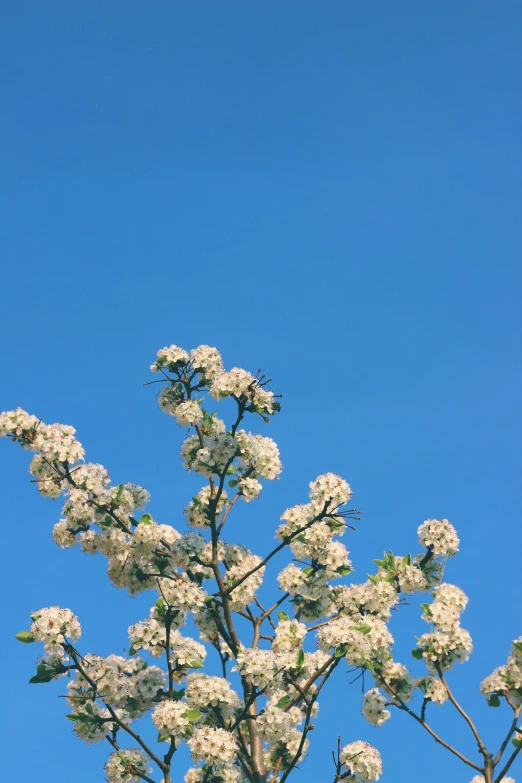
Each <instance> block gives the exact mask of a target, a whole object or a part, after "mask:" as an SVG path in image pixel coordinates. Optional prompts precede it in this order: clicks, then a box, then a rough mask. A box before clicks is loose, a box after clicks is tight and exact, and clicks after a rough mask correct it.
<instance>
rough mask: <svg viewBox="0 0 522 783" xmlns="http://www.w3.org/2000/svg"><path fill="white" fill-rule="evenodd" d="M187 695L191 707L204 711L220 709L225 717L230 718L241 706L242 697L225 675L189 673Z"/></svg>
mask: <svg viewBox="0 0 522 783" xmlns="http://www.w3.org/2000/svg"><path fill="white" fill-rule="evenodd" d="M185 695H186V699H187V704H188V705H189V706H190V707H194V708H195V709H198V710H202V711H206V710H209V709H214V710H219V713H220V715H221V717H222V718H224V719H228V718H230V717H231V716H232V715H234V714H235V713H236V712H237V710H238V709H239V708H240V707H241V699H240V698H239V696H238V695H237V693H236V692H235V691H233V690H232V688H231V687H230V684H229V683H228V681H227V680H225V679H224V678H223V677H210V676H208V675H202V674H192V675H189V678H188V684H187V689H186V694H185Z"/></svg>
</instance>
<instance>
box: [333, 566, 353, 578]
mask: <svg viewBox="0 0 522 783" xmlns="http://www.w3.org/2000/svg"><path fill="white" fill-rule="evenodd" d="M337 573H338V574H341V576H348V574H351V573H352V569H351V568H349V567H348V566H340V567H339V568H338V569H337Z"/></svg>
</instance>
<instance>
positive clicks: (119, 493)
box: [114, 484, 124, 503]
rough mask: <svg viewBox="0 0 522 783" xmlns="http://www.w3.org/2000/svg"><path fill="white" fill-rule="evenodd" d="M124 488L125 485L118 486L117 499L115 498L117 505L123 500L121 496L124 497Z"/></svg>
mask: <svg viewBox="0 0 522 783" xmlns="http://www.w3.org/2000/svg"><path fill="white" fill-rule="evenodd" d="M123 487H124V485H123V484H120V485H119V486H118V491H117V493H116V497H115V499H114V500H115V503H119V502H120V500H121V496H122V495H123Z"/></svg>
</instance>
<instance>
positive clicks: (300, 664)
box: [297, 649, 305, 669]
mask: <svg viewBox="0 0 522 783" xmlns="http://www.w3.org/2000/svg"><path fill="white" fill-rule="evenodd" d="M304 662H305V654H304V650H303V649H300V650H299V652H298V653H297V668H298V669H301V668H302V667H303V664H304Z"/></svg>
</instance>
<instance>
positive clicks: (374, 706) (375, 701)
mask: <svg viewBox="0 0 522 783" xmlns="http://www.w3.org/2000/svg"><path fill="white" fill-rule="evenodd" d="M362 714H363V715H364V717H365V718H366V720H367V721H369V722H370V723H372V724H373V725H374V726H382V724H383V723H385V722H386V721H387V720H388V718H390V717H391V713H390V711H389V710H387V709H386V698H385V697H384V696H383V695H382V693H381V692H380V691H379V689H378V688H371V690H369V691H366V693H365V694H364V700H363V708H362Z"/></svg>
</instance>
